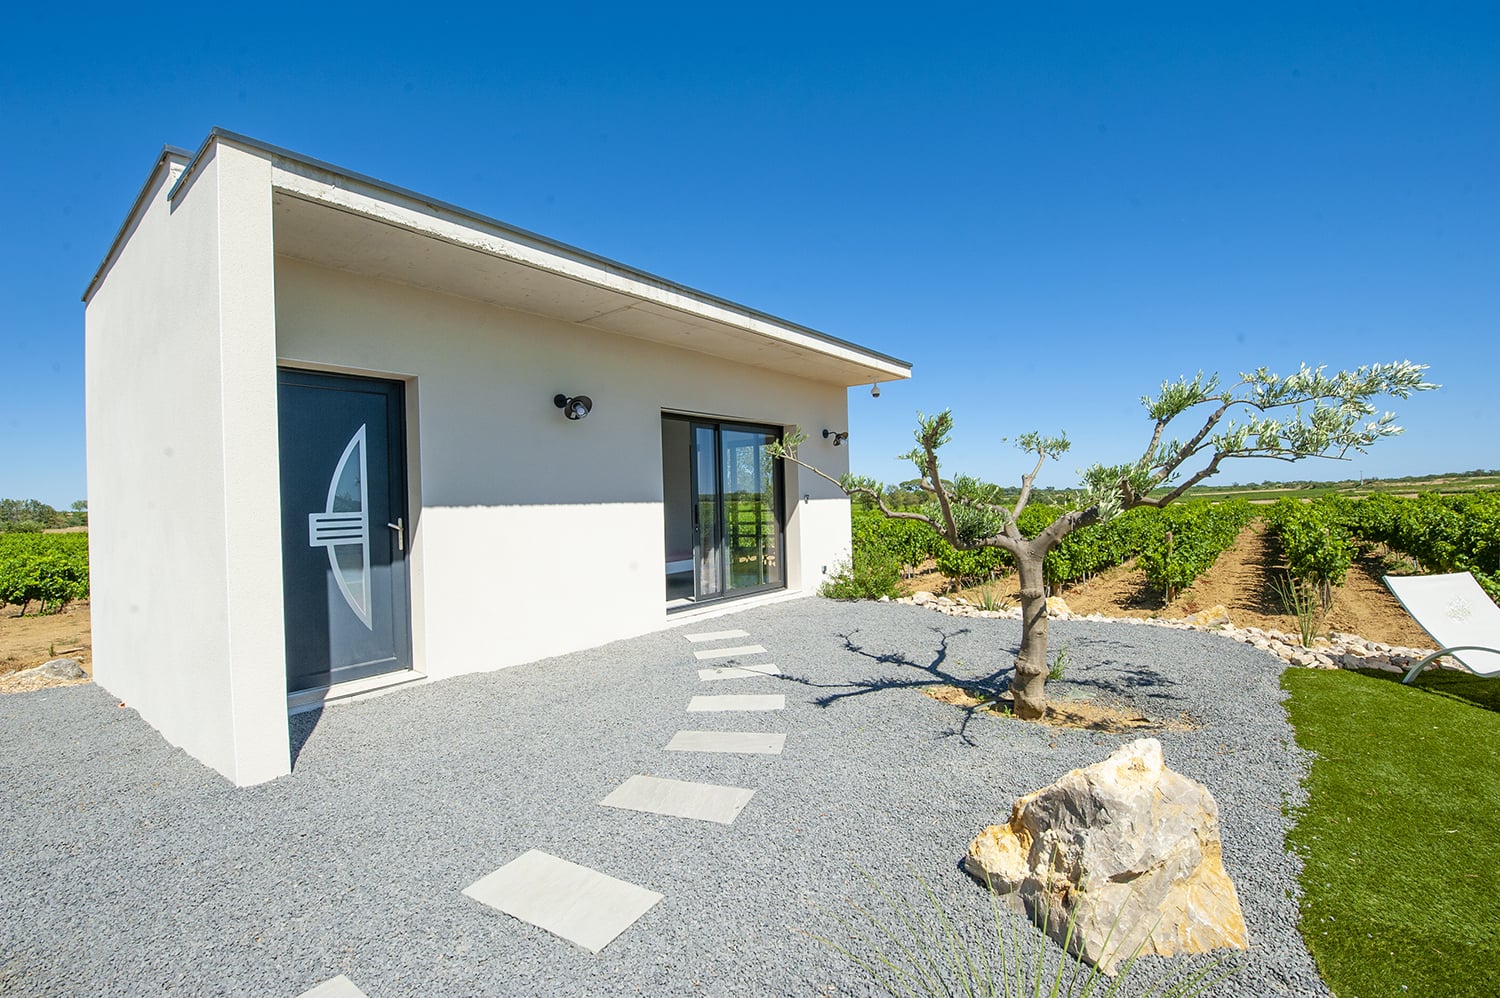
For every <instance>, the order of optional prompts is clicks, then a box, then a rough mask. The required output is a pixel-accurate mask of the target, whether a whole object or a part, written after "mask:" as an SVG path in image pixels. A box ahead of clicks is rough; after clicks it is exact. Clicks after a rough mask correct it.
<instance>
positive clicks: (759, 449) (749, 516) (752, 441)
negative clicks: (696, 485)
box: [720, 427, 784, 590]
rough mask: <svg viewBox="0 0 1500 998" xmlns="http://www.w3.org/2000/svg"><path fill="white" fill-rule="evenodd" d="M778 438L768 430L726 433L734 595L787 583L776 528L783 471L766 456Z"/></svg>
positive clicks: (727, 532)
mask: <svg viewBox="0 0 1500 998" xmlns="http://www.w3.org/2000/svg"><path fill="white" fill-rule="evenodd" d="M775 439H776V437H775V436H774V435H773V434H770V433H767V432H766V431H764V430H743V429H731V428H729V427H725V428H724V429H723V431H722V432H721V433H720V440H721V454H720V460H721V465H722V469H721V470H722V474H723V476H724V553H725V558H726V562H727V567H728V580H727V582H728V588H729V589H731V590H733V589H753V588H755V587H757V586H766V585H779V584H780V583H781V581H782V572H783V569H784V566H783V565H782V557H781V532H780V531H779V530H778V529H777V525H776V496H777V491H778V490H777V487H776V485H777V481H776V476H777V474H778V472H779V471H780V469H779V468H778V467H777V465H776V463H775V461H774V460H773V459H772V458H771V456H770V455H769V454H768V453H767V452H766V445H767V444H769V443H772V442H773V441H775Z"/></svg>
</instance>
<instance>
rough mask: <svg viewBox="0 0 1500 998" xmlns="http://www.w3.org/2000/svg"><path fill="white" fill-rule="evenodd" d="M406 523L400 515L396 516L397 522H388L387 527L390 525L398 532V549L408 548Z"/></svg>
mask: <svg viewBox="0 0 1500 998" xmlns="http://www.w3.org/2000/svg"><path fill="white" fill-rule="evenodd" d="M404 523H405V521H404V520H403V519H402V518H401V517H399V516H398V517H396V522H395V523H387V524H386V526H387V527H390V528H391V529H392V530H394V531H395V532H396V550H397V551H405V550H406V527H405V526H404V525H403V524H404Z"/></svg>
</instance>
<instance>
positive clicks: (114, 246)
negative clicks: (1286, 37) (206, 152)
mask: <svg viewBox="0 0 1500 998" xmlns="http://www.w3.org/2000/svg"><path fill="white" fill-rule="evenodd" d="M193 158H194V154H193V153H190V152H188V151H187V150H186V149H182V148H180V147H178V146H174V145H164V146H162V147H161V152H159V153H157V154H156V160H155V161H154V162H153V163H152V164H151V172H150V173H148V174H146V181H145V183H143V184H141V189H140V191H139V192H138V193H137V194H136V196H135V200H134V201H132V202H131V204H130V210H129V211H128V212H126V213H125V221H123V222H121V223H120V227H119V229H117V230H116V231H115V237H114V239H112V240H110V243H109V249H108V250H106V251H105V253H104V259H103V260H101V261H100V263H99V266H98V267H96V268H95V269H94V276H93V277H91V278H90V279H89V285H88V287H86V288H84V289H83V295H82V297H81V298H80V300H81V301H82V302H84V304H87V303H88V300H89V299H90V298H91V297H93V294H94V289H95V288H97V287H98V286H99V281H100V280H101V279H102V278H103V277H104V272H105V271H106V270H108V269H109V265H110V264H111V263H113V262H114V260H115V257H116V256H118V255H119V252H120V246H121V244H123V243H124V242H125V235H126V233H128V232H129V231H130V227H131V226H132V225H134V224H135V221H136V219H137V218H139V217H140V213H141V209H142V208H144V207H145V204H146V195H147V194H148V193H149V192H150V190H151V186H152V184H153V183H154V182H155V180H156V175H157V173H158V172H160V171H161V168H162V166H163V165H165V164H166V163H169V162H172V161H177V162H180V163H184V164H185V163H188V162H190V161H191V160H192V159H193Z"/></svg>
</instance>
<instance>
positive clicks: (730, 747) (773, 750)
mask: <svg viewBox="0 0 1500 998" xmlns="http://www.w3.org/2000/svg"><path fill="white" fill-rule="evenodd" d="M785 745H786V735H783V734H776V733H772V732H769V731H764V732H763V731H679V732H677V734H675V735H673V736H672V740H671V741H669V742H667V751H668V752H737V753H739V754H741V755H780V754H781V750H782V748H783V747H784V746H785Z"/></svg>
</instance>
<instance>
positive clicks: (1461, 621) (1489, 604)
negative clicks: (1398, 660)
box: [1385, 572, 1500, 683]
mask: <svg viewBox="0 0 1500 998" xmlns="http://www.w3.org/2000/svg"><path fill="white" fill-rule="evenodd" d="M1385 584H1386V585H1387V586H1389V587H1390V590H1391V592H1393V593H1395V594H1396V598H1397V599H1398V600H1400V601H1401V605H1402V606H1404V607H1406V612H1407V613H1409V614H1411V615H1412V617H1413V618H1414V619H1415V620H1416V622H1417V623H1418V624H1421V625H1422V630H1424V631H1426V632H1427V633H1428V634H1430V635H1432V640H1434V641H1436V642H1437V643H1438V650H1437V651H1435V652H1433V653H1432V654H1431V655H1428V656H1427V657H1426V658H1424V659H1422V661H1420V662H1418V663H1417V664H1416V665H1414V666H1412V667H1411V670H1410V671H1409V672H1407V674H1406V677H1405V678H1404V679H1402V680H1401V681H1402V682H1403V683H1410V682H1411V681H1412V680H1413V679H1416V678H1417V673H1419V672H1421V671H1422V670H1423V669H1424V668H1426V667H1427V663H1429V662H1431V661H1432V660H1433V659H1436V658H1439V657H1441V656H1443V655H1452V656H1453V658H1455V659H1457V660H1458V661H1459V662H1461V663H1462V664H1463V665H1464V667H1465V668H1467V669H1468V670H1469V671H1470V672H1473V673H1475V674H1477V675H1480V676H1496V675H1500V647H1497V646H1500V606H1496V605H1495V602H1494V600H1492V599H1490V598H1489V596H1488V594H1486V593H1485V591H1484V590H1483V589H1481V588H1479V583H1478V582H1476V581H1474V576H1472V575H1470V574H1469V573H1468V572H1454V573H1452V574H1450V575H1387V576H1386V577H1385ZM1460 651H1461V652H1463V654H1462V655H1457V654H1454V653H1455V652H1460Z"/></svg>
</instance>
